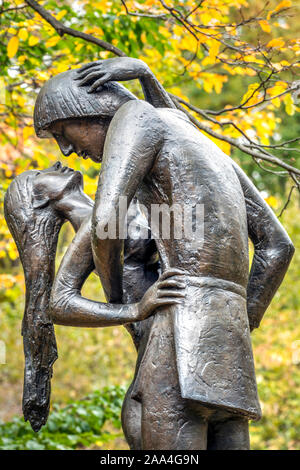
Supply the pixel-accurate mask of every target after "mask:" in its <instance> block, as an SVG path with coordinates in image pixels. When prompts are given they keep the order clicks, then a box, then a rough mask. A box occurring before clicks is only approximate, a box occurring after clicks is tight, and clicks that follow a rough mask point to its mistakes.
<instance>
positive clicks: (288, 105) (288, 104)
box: [283, 94, 295, 116]
mask: <svg viewBox="0 0 300 470" xmlns="http://www.w3.org/2000/svg"><path fill="white" fill-rule="evenodd" d="M283 100H284V104H285V111H286V113H287V114H288V115H289V116H293V114H295V105H294V101H293V97H292V95H290V94H288V95H285V97H284V99H283Z"/></svg>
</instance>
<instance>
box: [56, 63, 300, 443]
mask: <svg viewBox="0 0 300 470" xmlns="http://www.w3.org/2000/svg"><path fill="white" fill-rule="evenodd" d="M116 60H120V59H116ZM122 60H123V59H122ZM125 60H128V59H125ZM123 64H124V63H123ZM102 65H103V63H102ZM104 69H105V62H104ZM94 77H95V73H94ZM94 77H93V79H94ZM132 78H133V77H132ZM119 79H120V78H119ZM98 82H99V80H98ZM98 84H99V83H98ZM99 97H100V94H99ZM97 126H98V127H97V128H99V126H100V128H101V132H102V134H101V132H100V131H99V132H98V137H99V135H100V134H101V139H102V140H101V142H103V141H105V146H104V151H103V165H102V168H101V174H100V178H99V186H98V191H97V195H96V203H95V208H94V212H93V222H92V248H93V258H94V262H95V265H96V268H97V270H98V272H99V274H100V277H101V280H102V284H103V287H104V289H105V292H106V295H107V298H108V299H109V300H110V301H111V302H120V300H121V299H122V294H123V292H122V250H123V240H121V239H119V238H117V239H114V240H111V239H103V237H102V236H99V234H103V233H104V232H105V228H106V227H107V225H108V223H109V221H110V219H111V218H112V216H114V215H115V213H116V212H117V213H118V210H119V206H118V203H119V197H120V196H124V197H127V201H128V204H129V203H130V201H131V200H132V198H133V197H134V195H135V194H136V193H137V194H138V198H139V199H140V200H141V202H143V204H144V205H145V206H146V207H147V208H148V209H149V210H150V208H151V204H161V203H167V204H169V206H171V205H172V204H174V203H177V204H181V205H183V204H186V203H187V202H188V203H189V204H190V205H191V206H196V205H197V204H203V205H204V211H205V218H204V223H205V229H204V242H203V245H202V246H201V247H200V245H199V246H198V247H197V244H194V243H193V244H190V243H189V240H187V239H184V238H183V239H181V240H176V239H172V238H171V239H169V240H165V239H162V238H161V239H159V240H157V247H158V251H159V255H160V260H161V265H162V270H163V271H164V270H166V269H168V268H170V267H178V268H180V269H183V270H184V271H185V272H186V276H185V280H186V283H187V285H188V288H187V292H186V297H185V301H184V305H175V306H168V307H164V308H161V309H160V310H159V311H157V313H156V314H155V316H154V319H153V323H152V326H151V330H150V334H149V339H148V342H147V345H146V349H145V353H144V355H143V358H142V361H141V364H140V367H139V370H138V376H137V381H136V383H135V385H134V390H133V396H134V397H135V398H136V399H137V400H140V401H141V405H142V446H143V448H145V449H206V448H211V449H220V448H231V449H241V448H244V449H245V448H248V447H249V436H248V421H247V420H248V419H259V417H260V407H259V403H258V398H257V390H256V383H255V374H254V365H253V358H252V350H251V342H250V329H253V328H254V327H257V326H258V325H259V323H260V320H261V318H262V316H263V313H264V311H265V310H266V308H267V306H268V305H269V303H270V301H271V299H272V297H273V295H274V293H275V292H276V290H277V288H278V286H279V285H280V283H281V281H282V279H283V276H284V274H285V272H286V269H287V267H288V264H289V262H290V260H291V257H292V254H293V246H292V243H291V241H290V239H289V238H288V236H287V234H286V232H285V231H284V229H283V228H282V227H281V225H280V224H279V222H278V221H277V219H276V217H275V216H274V215H273V213H272V211H271V210H270V209H269V207H268V206H267V204H266V203H265V202H264V201H263V199H262V198H261V196H260V195H259V193H258V191H257V190H256V188H255V187H254V186H253V185H252V183H251V182H250V181H249V179H248V178H247V177H246V175H244V173H243V172H242V171H241V169H240V168H239V167H238V166H237V165H235V164H234V163H233V162H232V160H231V159H230V158H229V157H227V156H226V155H225V154H223V153H222V152H221V151H220V149H219V148H218V147H217V146H215V145H214V144H213V143H212V142H211V141H210V140H209V139H207V138H206V137H205V136H203V135H202V134H201V133H200V132H199V131H198V130H196V129H195V128H194V127H193V125H192V124H191V123H190V122H189V120H188V119H187V118H186V117H185V116H184V115H182V113H180V112H177V111H174V110H168V109H154V108H153V107H152V106H151V105H149V104H147V103H145V102H142V101H136V100H131V99H129V102H127V103H125V104H122V105H121V106H120V107H119V109H118V110H117V111H116V112H114V115H113V117H112V120H111V122H110V123H109V125H108V126H106V127H105V126H104V125H103V126H101V125H100V124H99V122H98V124H97ZM49 131H50V132H52V133H53V135H54V136H55V137H56V139H57V140H58V141H61V140H62V139H63V140H64V144H65V145H67V144H68V145H69V150H67V151H66V153H67V152H69V151H70V149H71V148H73V149H75V150H76V145H77V144H78V139H77V137H76V133H74V132H72V129H71V131H70V126H69V124H68V123H66V122H65V123H62V122H60V123H59V122H58V123H57V125H54V126H52V127H49ZM66 131H67V132H66ZM94 144H95V145H94V146H93V149H91V153H92V154H93V156H94V157H95V158H96V157H97V160H100V159H101V156H102V149H103V146H100V145H99V141H98V146H97V139H95V140H94ZM61 148H62V146H61ZM77 151H78V152H80V150H77ZM97 152H98V153H97ZM118 230H119V231H121V230H122V227H121V226H120V227H118ZM248 235H249V237H250V238H251V239H252V241H253V242H254V246H255V256H254V261H253V265H252V269H251V274H250V278H249V282H248ZM246 290H247V296H246ZM246 297H247V304H246ZM247 308H248V315H247ZM158 397H159V400H158Z"/></svg>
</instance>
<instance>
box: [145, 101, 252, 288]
mask: <svg viewBox="0 0 300 470" xmlns="http://www.w3.org/2000/svg"><path fill="white" fill-rule="evenodd" d="M157 112H158V114H159V117H160V119H161V120H162V122H163V124H164V126H165V127H164V134H165V138H164V144H163V146H162V148H161V151H160V152H159V154H158V155H157V158H156V160H155V163H154V165H153V167H152V170H151V172H150V173H149V174H148V175H147V176H146V178H145V179H144V182H143V185H142V188H141V191H139V199H140V200H141V202H143V203H144V204H145V205H146V207H147V208H148V210H149V211H151V204H163V203H164V204H166V205H167V207H172V206H173V207H174V204H176V205H179V206H180V207H181V209H182V211H184V209H185V208H187V207H189V208H191V207H194V208H196V205H199V206H201V205H202V207H203V209H204V219H203V220H204V232H203V240H202V242H203V243H200V244H199V245H198V246H197V244H195V243H191V242H190V240H189V237H188V236H186V233H185V232H184V231H183V237H182V238H181V239H175V238H174V237H173V236H172V230H171V237H170V239H164V238H163V237H159V239H157V245H158V249H159V252H160V256H161V259H162V264H163V268H165V267H168V266H177V267H179V268H182V269H184V270H186V271H187V272H189V273H190V274H193V275H200V274H201V275H204V276H212V277H216V278H221V279H226V280H229V281H233V282H238V283H239V284H242V285H243V286H246V284H247V279H248V232H247V217H246V208H245V200H244V195H243V192H242V188H241V185H240V182H239V180H238V177H237V176H236V173H235V171H234V169H233V167H232V165H231V162H230V159H229V158H228V157H227V156H226V155H224V154H223V152H222V151H221V150H220V149H219V148H218V147H217V146H216V145H215V144H214V143H213V142H211V141H210V140H209V139H208V138H206V137H205V136H204V135H203V134H201V133H200V132H199V131H198V130H197V129H196V128H195V127H194V126H193V124H192V123H191V122H190V121H189V120H188V119H187V118H186V117H185V116H184V114H183V113H181V112H180V111H174V110H169V109H159V110H157ZM152 207H153V206H152ZM200 213H201V212H200ZM182 220H183V219H182ZM199 222H200V223H201V222H202V221H201V220H200V221H199V220H198V221H197V223H198V224H199ZM190 228H191V227H190ZM195 229H197V230H198V229H199V227H195V226H194V227H193V230H195ZM198 241H200V242H201V240H198Z"/></svg>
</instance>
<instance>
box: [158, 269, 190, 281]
mask: <svg viewBox="0 0 300 470" xmlns="http://www.w3.org/2000/svg"><path fill="white" fill-rule="evenodd" d="M184 274H186V272H185V271H183V270H182V269H177V268H169V269H167V270H166V271H165V272H164V273H162V275H161V276H160V278H159V279H160V281H163V280H164V279H167V278H168V277H170V276H176V275H179V276H183V275H184Z"/></svg>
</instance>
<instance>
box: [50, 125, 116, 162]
mask: <svg viewBox="0 0 300 470" xmlns="http://www.w3.org/2000/svg"><path fill="white" fill-rule="evenodd" d="M109 124H110V120H109V119H100V118H89V119H88V118H82V119H66V120H63V121H57V122H55V123H53V124H52V125H51V126H50V127H49V128H48V130H49V131H50V132H51V134H52V135H53V137H54V138H55V140H56V142H57V143H58V145H59V147H60V150H61V152H62V153H63V154H64V155H65V156H66V157H68V156H69V155H71V153H73V152H75V153H77V155H78V156H79V157H83V158H91V160H93V161H94V162H96V163H100V162H101V161H102V155H103V147H104V142H105V137H106V133H107V130H108V126H109Z"/></svg>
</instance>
